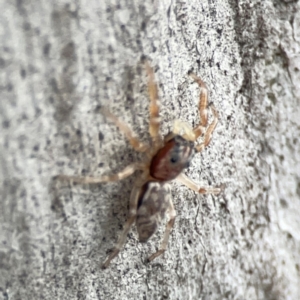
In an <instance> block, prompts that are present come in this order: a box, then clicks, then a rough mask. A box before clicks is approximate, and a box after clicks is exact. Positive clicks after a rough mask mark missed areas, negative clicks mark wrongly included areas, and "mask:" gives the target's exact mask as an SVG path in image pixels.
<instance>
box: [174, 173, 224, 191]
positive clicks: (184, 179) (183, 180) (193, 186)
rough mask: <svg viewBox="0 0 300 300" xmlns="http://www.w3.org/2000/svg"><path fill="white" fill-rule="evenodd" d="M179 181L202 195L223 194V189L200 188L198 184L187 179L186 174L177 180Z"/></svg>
mask: <svg viewBox="0 0 300 300" xmlns="http://www.w3.org/2000/svg"><path fill="white" fill-rule="evenodd" d="M176 180H177V181H179V182H180V183H182V184H184V185H185V186H187V187H188V188H190V189H191V190H193V191H195V192H197V193H200V194H215V195H217V194H219V193H220V192H221V190H222V189H221V188H212V187H201V186H198V185H197V183H195V182H194V181H193V180H192V179H190V178H189V177H187V176H186V175H185V174H183V173H181V174H180V175H179V176H178V177H177V178H176Z"/></svg>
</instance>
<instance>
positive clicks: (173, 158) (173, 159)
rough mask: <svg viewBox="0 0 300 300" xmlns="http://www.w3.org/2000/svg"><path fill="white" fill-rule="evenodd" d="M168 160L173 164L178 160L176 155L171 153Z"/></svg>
mask: <svg viewBox="0 0 300 300" xmlns="http://www.w3.org/2000/svg"><path fill="white" fill-rule="evenodd" d="M170 162H171V163H172V164H175V163H177V162H178V155H173V156H172V157H171V158H170Z"/></svg>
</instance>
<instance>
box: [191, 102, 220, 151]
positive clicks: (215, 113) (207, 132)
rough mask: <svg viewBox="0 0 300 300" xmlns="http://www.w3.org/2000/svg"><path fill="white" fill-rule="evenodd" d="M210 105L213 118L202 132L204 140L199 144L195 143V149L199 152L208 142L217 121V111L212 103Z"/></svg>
mask: <svg viewBox="0 0 300 300" xmlns="http://www.w3.org/2000/svg"><path fill="white" fill-rule="evenodd" d="M210 107H211V110H212V112H213V115H214V119H213V121H212V123H211V124H210V125H209V126H208V128H207V130H206V131H205V133H204V141H203V142H202V143H201V144H198V145H196V150H197V151H198V152H201V151H202V150H203V149H204V148H205V147H206V146H207V145H208V144H209V142H210V140H211V137H212V133H213V131H214V130H215V128H216V126H217V123H218V112H217V110H216V108H215V107H214V106H213V105H211V106H210Z"/></svg>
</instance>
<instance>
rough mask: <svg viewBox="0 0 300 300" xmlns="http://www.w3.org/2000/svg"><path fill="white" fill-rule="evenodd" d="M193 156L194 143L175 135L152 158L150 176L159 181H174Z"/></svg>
mask: <svg viewBox="0 0 300 300" xmlns="http://www.w3.org/2000/svg"><path fill="white" fill-rule="evenodd" d="M193 154H194V143H193V142H190V141H187V140H185V139H184V138H183V137H182V136H180V135H175V136H174V137H173V138H172V139H170V140H169V141H167V142H166V143H165V145H164V146H163V147H162V148H161V149H159V150H158V152H157V153H156V154H155V155H154V156H153V158H152V160H151V164H150V175H151V176H152V177H153V178H155V179H157V180H160V181H167V180H173V179H175V178H176V177H177V176H178V175H179V174H180V173H181V172H182V170H183V169H185V168H186V167H188V165H189V163H190V161H191V159H192V157H193Z"/></svg>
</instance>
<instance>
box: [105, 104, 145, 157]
mask: <svg viewBox="0 0 300 300" xmlns="http://www.w3.org/2000/svg"><path fill="white" fill-rule="evenodd" d="M100 111H101V113H102V114H103V115H104V116H105V117H107V118H108V119H110V120H111V121H112V122H113V123H115V125H116V126H117V127H118V128H119V129H120V131H122V132H123V133H124V135H125V136H126V138H127V139H128V141H129V143H130V144H131V146H132V147H133V149H134V150H136V151H139V152H145V151H147V150H148V149H149V146H147V145H145V144H144V143H142V142H141V141H139V139H138V138H136V134H135V133H134V132H133V131H132V130H131V129H130V128H129V127H128V125H127V124H126V123H124V122H123V121H121V120H120V119H118V118H117V117H116V116H115V115H114V114H112V113H111V112H110V111H109V110H107V109H106V108H101V110H100Z"/></svg>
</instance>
